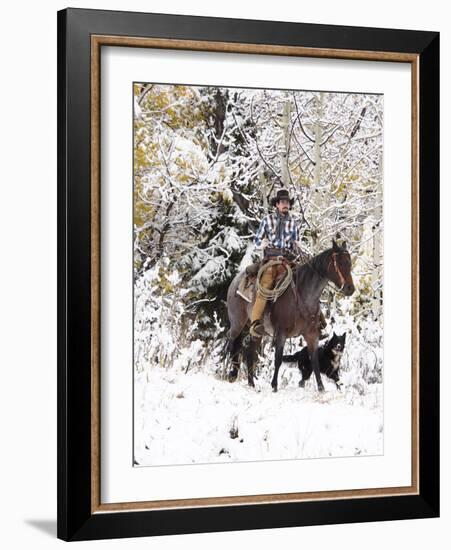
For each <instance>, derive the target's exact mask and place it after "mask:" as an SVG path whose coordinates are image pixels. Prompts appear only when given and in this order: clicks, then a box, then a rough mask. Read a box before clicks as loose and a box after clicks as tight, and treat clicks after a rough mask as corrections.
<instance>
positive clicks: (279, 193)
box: [269, 189, 294, 206]
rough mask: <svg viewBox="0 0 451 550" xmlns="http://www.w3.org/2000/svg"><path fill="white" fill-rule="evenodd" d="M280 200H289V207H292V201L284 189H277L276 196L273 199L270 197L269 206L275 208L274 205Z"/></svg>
mask: <svg viewBox="0 0 451 550" xmlns="http://www.w3.org/2000/svg"><path fill="white" fill-rule="evenodd" d="M282 199H287V200H289V201H290V206H293V203H294V199H290V195H289V194H288V191H287V190H286V189H279V190H278V191H277V195H276V196H275V197H272V198H271V199H270V201H269V202H270V203H271V206H276V203H277V202H279V201H280V200H282Z"/></svg>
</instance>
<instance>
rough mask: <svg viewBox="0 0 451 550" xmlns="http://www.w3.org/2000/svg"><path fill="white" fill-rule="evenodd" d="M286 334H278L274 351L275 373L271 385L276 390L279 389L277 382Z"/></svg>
mask: <svg viewBox="0 0 451 550" xmlns="http://www.w3.org/2000/svg"><path fill="white" fill-rule="evenodd" d="M285 340H286V336H285V335H284V334H278V335H277V337H276V342H275V346H276V350H275V353H274V375H273V377H272V382H271V387H272V390H273V391H274V392H276V391H277V383H278V378H279V368H280V365H281V364H282V356H283V348H284V346H285Z"/></svg>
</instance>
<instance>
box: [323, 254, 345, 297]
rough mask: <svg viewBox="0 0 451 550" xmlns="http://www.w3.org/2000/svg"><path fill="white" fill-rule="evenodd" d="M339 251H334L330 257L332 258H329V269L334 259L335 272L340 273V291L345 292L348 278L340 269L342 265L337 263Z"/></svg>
mask: <svg viewBox="0 0 451 550" xmlns="http://www.w3.org/2000/svg"><path fill="white" fill-rule="evenodd" d="M338 254H339V252H332V256H331V257H330V260H329V263H328V265H327V271H329V269H330V264H331V262H332V261H333V262H334V271H335V274H336V275H338V279H339V281H340V284H341V286H340V288H339V290H340V292H343V288H344V286H345V284H346V280H345V278H344V277H343V273H342V272H341V271H340V267H339V266H338V264H337V256H338Z"/></svg>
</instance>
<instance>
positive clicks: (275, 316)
mask: <svg viewBox="0 0 451 550" xmlns="http://www.w3.org/2000/svg"><path fill="white" fill-rule="evenodd" d="M244 276H245V273H244V271H240V272H238V273H237V274H236V275H235V277H234V279H233V280H232V282H231V283H230V286H229V288H228V291H227V313H228V318H229V322H230V329H229V331H228V333H227V342H226V353H227V355H228V356H229V357H230V360H231V369H230V371H229V373H228V379H229V381H230V382H234V381H235V380H236V378H237V376H238V370H239V367H240V353H241V351H242V348H243V337H244V335H245V331H244V329H245V327H246V325H247V324H248V322H249V321H250V318H251V313H252V306H253V303H254V301H255V292H256V290H255V288H254V294H253V297H252V301H251V302H250V303H249V302H246V301H245V300H243V299H242V298H241V297H240V296H238V295H237V294H236V290H237V288H238V285H239V283H240V280H241V278H242V277H244ZM329 281H330V282H332V283H333V284H334V285H335V286H336V287H337V288H338V290H339V291H340V292H341V293H342V294H344V295H345V296H351V295H352V294H353V293H354V291H355V287H354V283H353V280H352V274H351V257H350V254H349V252H348V250H347V247H346V242H343V243H342V244H341V245H338V243H337V242H336V241H335V240H333V241H332V247H331V248H329V249H327V250H324V251H323V252H321V253H320V254H317V255H316V256H314V257H313V258H311V259H310V260H309V261H308V262H306V263H304V264H302V265H301V264H298V265H296V266H295V267H294V268H293V284H292V285H291V286H289V287H288V288H287V289H286V291H285V292H284V293H283V294H282V295H281V296H280V297H279V298H278V299H277V300H276V301H275V302H273V303H271V304H270V307H268V305H269V304H267V306H266V308H265V312H264V314H263V319H262V321H263V326H264V329H265V332H266V333H267V334H269V335H272V336H273V345H274V346H275V356H274V375H273V378H272V381H271V386H272V389H273V391H274V392H276V391H277V383H278V374H279V368H280V365H281V363H282V356H283V348H284V345H285V341H286V339H287V338H291V337H298V336H300V335H302V336H303V337H304V339H305V341H306V343H307V348H308V352H309V356H310V360H311V363H312V368H313V373H314V374H315V379H316V384H317V387H318V391H319V392H322V391H324V386H323V383H322V381H321V375H320V367H319V360H318V341H319V333H320V327H319V316H320V306H319V300H320V296H321V293H322V292H323V290H324V288H325V286H326V284H327V283H328V282H329ZM247 340H249V343H248V345H247V346H246V347H247V349H246V350H245V354H244V355H245V360H246V366H247V378H248V385H249V386H251V387H254V386H255V384H254V378H255V374H254V366H255V362H256V354H257V348H258V346H259V345H260V343H261V338H254V337H251V338H247Z"/></svg>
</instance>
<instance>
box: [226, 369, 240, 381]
mask: <svg viewBox="0 0 451 550" xmlns="http://www.w3.org/2000/svg"><path fill="white" fill-rule="evenodd" d="M237 378H238V373H237V372H234V371H231V372H229V376H228V380H229V382H235V380H236V379H237Z"/></svg>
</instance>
